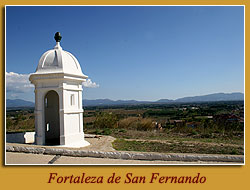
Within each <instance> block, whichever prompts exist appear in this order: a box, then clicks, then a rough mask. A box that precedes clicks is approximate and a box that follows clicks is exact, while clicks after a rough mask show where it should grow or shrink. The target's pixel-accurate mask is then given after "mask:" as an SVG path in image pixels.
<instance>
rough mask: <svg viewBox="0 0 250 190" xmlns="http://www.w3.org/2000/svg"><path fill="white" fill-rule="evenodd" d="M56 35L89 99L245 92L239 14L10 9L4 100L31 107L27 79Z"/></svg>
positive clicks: (227, 9)
mask: <svg viewBox="0 0 250 190" xmlns="http://www.w3.org/2000/svg"><path fill="white" fill-rule="evenodd" d="M57 31H59V32H60V33H61V35H62V41H61V46H62V47H63V49H64V50H66V51H69V52H71V53H72V54H73V55H74V56H75V57H76V58H77V59H78V61H79V62H80V64H81V67H82V70H83V73H84V74H86V75H88V76H89V78H90V81H89V82H90V83H91V84H92V85H90V86H88V87H86V88H84V92H83V93H84V95H83V98H85V99H97V98H109V99H113V100H118V99H123V100H125V99H126V100H127V99H135V100H158V99H161V98H167V99H176V98H181V97H185V96H194V95H204V94H210V93H217V92H225V93H230V92H244V7H242V6H153V7H152V6H134V7H131V6H95V7H93V6H78V7H73V6H69V7H68V6H65V7H58V6H53V7H47V6H38V7H35V6H34V7H33V6H20V7H14V6H9V7H7V11H6V72H7V73H6V83H7V85H6V90H7V94H6V98H7V99H8V98H10V99H14V98H22V99H25V100H32V101H33V100H34V91H33V88H32V86H31V85H30V84H29V82H28V80H27V78H28V74H29V73H32V72H35V69H36V67H37V65H38V61H39V59H40V57H41V55H42V54H43V53H44V52H45V51H47V50H49V49H52V48H53V47H54V46H55V40H54V38H53V37H54V34H55V32H57ZM91 87H92V88H91Z"/></svg>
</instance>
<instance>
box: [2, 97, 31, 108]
mask: <svg viewBox="0 0 250 190" xmlns="http://www.w3.org/2000/svg"><path fill="white" fill-rule="evenodd" d="M6 107H35V103H34V102H30V101H26V100H21V99H14V100H10V99H7V100H6Z"/></svg>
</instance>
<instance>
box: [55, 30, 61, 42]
mask: <svg viewBox="0 0 250 190" xmlns="http://www.w3.org/2000/svg"><path fill="white" fill-rule="evenodd" d="M54 38H55V40H56V42H60V41H61V39H62V36H61V34H60V32H57V33H55V36H54Z"/></svg>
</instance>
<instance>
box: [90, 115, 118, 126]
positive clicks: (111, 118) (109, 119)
mask: <svg viewBox="0 0 250 190" xmlns="http://www.w3.org/2000/svg"><path fill="white" fill-rule="evenodd" d="M94 127H95V128H99V129H105V128H116V127H117V117H116V115H115V114H113V113H107V112H101V113H99V114H98V115H97V116H96V119H95V121H94Z"/></svg>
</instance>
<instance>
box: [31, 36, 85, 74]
mask: <svg viewBox="0 0 250 190" xmlns="http://www.w3.org/2000/svg"><path fill="white" fill-rule="evenodd" d="M56 35H57V34H56ZM56 35H55V39H56V46H55V47H54V49H51V50H48V51H46V52H45V53H44V54H43V55H42V57H41V58H40V60H39V64H38V66H37V69H36V72H35V74H49V73H67V74H73V75H77V76H85V75H84V74H83V73H82V70H81V67H80V64H79V62H78V61H77V59H76V58H75V57H74V56H73V55H72V54H71V53H69V52H67V51H64V50H63V49H62V47H61V46H60V40H61V36H60V33H59V37H60V38H59V39H58V36H56ZM56 37H57V38H56ZM86 77H87V76H86Z"/></svg>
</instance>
